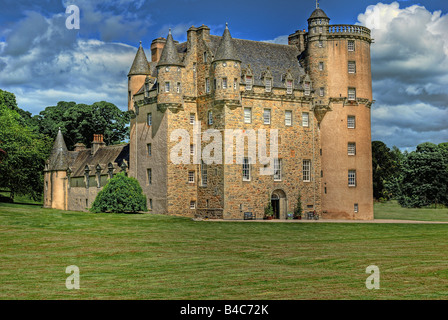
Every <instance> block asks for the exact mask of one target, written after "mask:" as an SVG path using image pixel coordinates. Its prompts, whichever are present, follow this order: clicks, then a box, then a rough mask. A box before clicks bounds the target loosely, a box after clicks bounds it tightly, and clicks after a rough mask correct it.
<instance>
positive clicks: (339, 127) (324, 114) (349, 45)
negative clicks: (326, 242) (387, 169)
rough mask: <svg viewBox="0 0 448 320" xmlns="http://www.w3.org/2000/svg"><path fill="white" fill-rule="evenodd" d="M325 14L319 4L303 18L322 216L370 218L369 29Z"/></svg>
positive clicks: (371, 197)
mask: <svg viewBox="0 0 448 320" xmlns="http://www.w3.org/2000/svg"><path fill="white" fill-rule="evenodd" d="M329 20H330V19H329V18H328V17H327V15H326V14H325V13H324V12H323V10H322V9H320V8H317V9H316V10H315V11H314V12H313V14H312V15H311V17H310V18H309V19H308V22H309V33H308V42H309V43H308V62H309V64H308V67H309V70H310V75H311V78H312V80H313V84H314V88H313V89H314V101H315V112H316V110H318V111H320V112H321V114H320V116H321V118H320V120H321V123H320V134H321V143H322V159H321V163H322V178H321V179H322V209H323V217H324V218H325V217H326V218H344V219H363V220H366V219H373V188H372V152H371V122H370V107H371V105H372V77H371V69H370V44H371V42H372V40H371V38H370V30H369V29H367V28H365V27H362V26H355V25H329Z"/></svg>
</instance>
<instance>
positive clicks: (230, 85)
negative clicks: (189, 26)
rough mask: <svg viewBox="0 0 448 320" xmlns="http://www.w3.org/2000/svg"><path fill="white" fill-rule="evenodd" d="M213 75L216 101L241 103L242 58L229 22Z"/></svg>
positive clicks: (217, 55) (214, 65) (215, 59)
mask: <svg viewBox="0 0 448 320" xmlns="http://www.w3.org/2000/svg"><path fill="white" fill-rule="evenodd" d="M213 75H214V79H215V81H216V82H215V83H216V88H214V90H215V101H218V102H219V101H222V102H223V103H224V102H225V103H227V104H237V105H239V104H240V90H239V79H240V76H241V60H240V59H239V57H238V54H237V51H236V49H235V46H234V44H233V40H232V36H231V35H230V31H229V28H228V25H227V23H226V28H225V30H224V34H223V35H222V38H221V42H220V44H219V46H218V49H217V50H216V54H215V57H214V60H213Z"/></svg>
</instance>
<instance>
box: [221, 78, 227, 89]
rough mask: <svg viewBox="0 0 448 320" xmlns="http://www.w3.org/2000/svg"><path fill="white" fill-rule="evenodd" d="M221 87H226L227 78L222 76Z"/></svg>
mask: <svg viewBox="0 0 448 320" xmlns="http://www.w3.org/2000/svg"><path fill="white" fill-rule="evenodd" d="M222 88H223V89H227V78H222Z"/></svg>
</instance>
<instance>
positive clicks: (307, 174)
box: [302, 160, 311, 182]
mask: <svg viewBox="0 0 448 320" xmlns="http://www.w3.org/2000/svg"><path fill="white" fill-rule="evenodd" d="M302 173H303V181H304V182H310V181H311V160H303V166H302Z"/></svg>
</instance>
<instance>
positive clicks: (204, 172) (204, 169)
mask: <svg viewBox="0 0 448 320" xmlns="http://www.w3.org/2000/svg"><path fill="white" fill-rule="evenodd" d="M201 184H202V186H203V187H205V186H207V164H206V163H205V162H204V161H201Z"/></svg>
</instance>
